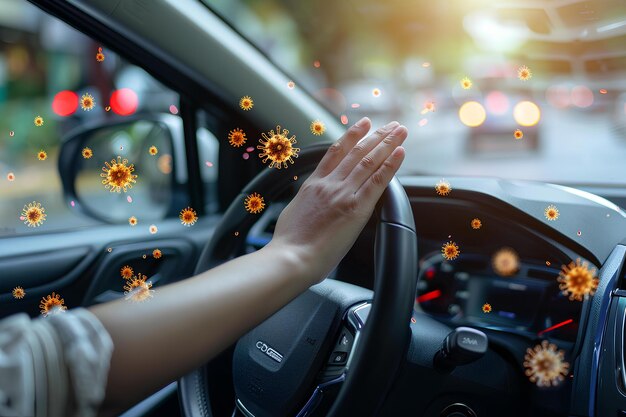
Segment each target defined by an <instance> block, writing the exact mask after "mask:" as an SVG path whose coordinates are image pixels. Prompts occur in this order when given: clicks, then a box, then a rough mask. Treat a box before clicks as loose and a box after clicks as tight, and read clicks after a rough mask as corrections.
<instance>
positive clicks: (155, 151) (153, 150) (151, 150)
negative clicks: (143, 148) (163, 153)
mask: <svg viewBox="0 0 626 417" xmlns="http://www.w3.org/2000/svg"><path fill="white" fill-rule="evenodd" d="M148 153H149V154H150V155H152V156H154V155H156V154H158V153H159V150H158V149H157V147H156V146H154V145H153V146H150V147H149V148H148Z"/></svg>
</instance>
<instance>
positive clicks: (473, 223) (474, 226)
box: [470, 218, 483, 230]
mask: <svg viewBox="0 0 626 417" xmlns="http://www.w3.org/2000/svg"><path fill="white" fill-rule="evenodd" d="M470 225H471V226H472V229H474V230H478V229H480V228H481V227H483V222H481V221H480V219H479V218H475V219H472V221H471V222H470Z"/></svg>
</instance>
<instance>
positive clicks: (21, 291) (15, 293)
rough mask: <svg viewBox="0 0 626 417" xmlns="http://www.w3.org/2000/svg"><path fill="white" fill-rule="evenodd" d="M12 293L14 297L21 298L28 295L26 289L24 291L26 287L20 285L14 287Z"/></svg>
mask: <svg viewBox="0 0 626 417" xmlns="http://www.w3.org/2000/svg"><path fill="white" fill-rule="evenodd" d="M12 294H13V298H15V299H18V300H21V299H22V298H24V296H25V295H26V291H24V288H22V287H19V286H18V287H15V288H13V291H12Z"/></svg>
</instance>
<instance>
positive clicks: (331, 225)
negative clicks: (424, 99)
mask: <svg viewBox="0 0 626 417" xmlns="http://www.w3.org/2000/svg"><path fill="white" fill-rule="evenodd" d="M370 127H371V122H370V120H369V119H368V118H363V119H361V120H360V121H358V122H357V123H356V124H355V125H353V126H352V127H350V129H348V131H347V132H346V133H345V134H344V135H343V136H342V137H341V138H340V139H339V140H338V141H337V142H336V143H334V144H333V145H332V146H331V147H330V148H329V149H328V151H327V152H326V155H324V157H323V158H322V160H321V162H320V163H319V165H318V166H317V168H316V169H315V171H314V172H313V173H312V174H311V176H310V177H309V178H308V179H307V180H306V181H305V182H304V183H303V184H302V186H301V187H300V190H299V191H298V193H297V194H296V196H295V197H294V198H293V200H292V201H291V202H290V203H289V205H287V207H285V209H284V210H283V212H282V213H281V215H280V217H279V218H278V222H277V224H276V228H275V231H274V237H273V239H272V241H271V242H270V243H269V244H268V246H269V247H271V248H274V249H278V250H279V251H289V252H291V253H294V254H296V256H297V262H298V263H299V264H300V265H301V266H302V269H301V271H302V274H303V275H304V277H303V278H304V279H308V280H310V282H311V283H312V284H313V283H317V282H319V281H321V280H322V279H324V278H325V277H326V276H327V275H328V273H330V271H332V270H333V269H334V268H335V266H337V264H338V263H339V262H340V261H341V259H342V258H343V257H344V256H345V254H346V253H347V252H348V250H350V248H351V247H352V245H353V244H354V241H355V240H356V238H357V237H358V235H359V234H360V233H361V230H362V229H363V227H364V226H365V224H366V223H367V221H368V219H369V218H370V216H371V215H372V212H373V210H374V207H375V206H376V202H377V201H378V199H379V198H380V196H381V195H382V193H383V191H384V190H385V188H386V187H387V185H388V184H389V181H391V179H392V178H393V176H394V175H395V173H396V172H397V171H398V169H399V168H400V165H401V164H402V161H403V160H404V148H402V147H401V146H400V145H401V144H402V143H403V142H404V140H405V139H406V137H407V133H408V132H407V129H406V128H405V127H404V126H401V125H399V124H398V123H397V122H391V123H389V124H387V125H386V126H384V127H381V128H379V129H377V130H376V131H375V132H373V133H372V134H371V135H369V136H367V137H366V138H364V139H363V140H361V139H362V138H363V137H364V136H365V135H366V134H367V133H368V132H369V130H370ZM360 140H361V141H360ZM359 141H360V142H359Z"/></svg>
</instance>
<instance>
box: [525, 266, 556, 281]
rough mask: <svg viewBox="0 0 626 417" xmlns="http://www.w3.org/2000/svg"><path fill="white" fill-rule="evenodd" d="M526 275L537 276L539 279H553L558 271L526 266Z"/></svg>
mask: <svg viewBox="0 0 626 417" xmlns="http://www.w3.org/2000/svg"><path fill="white" fill-rule="evenodd" d="M526 275H527V276H528V277H529V278H539V279H546V280H553V279H554V278H555V277H556V276H557V275H559V271H555V270H545V269H536V268H528V272H527V274H526Z"/></svg>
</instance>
